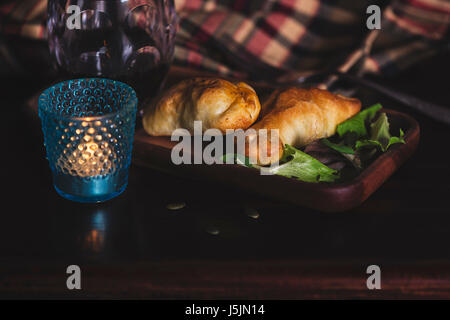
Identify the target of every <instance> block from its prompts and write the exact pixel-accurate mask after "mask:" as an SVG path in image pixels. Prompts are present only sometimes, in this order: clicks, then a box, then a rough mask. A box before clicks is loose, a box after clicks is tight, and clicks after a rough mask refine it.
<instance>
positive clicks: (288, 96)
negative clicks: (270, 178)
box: [246, 88, 361, 165]
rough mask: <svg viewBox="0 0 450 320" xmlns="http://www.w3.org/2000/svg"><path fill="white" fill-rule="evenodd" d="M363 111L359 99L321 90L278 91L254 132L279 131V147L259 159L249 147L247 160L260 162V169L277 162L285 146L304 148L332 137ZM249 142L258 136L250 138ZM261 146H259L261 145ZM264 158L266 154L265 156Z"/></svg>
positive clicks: (269, 147) (270, 98)
mask: <svg viewBox="0 0 450 320" xmlns="http://www.w3.org/2000/svg"><path fill="white" fill-rule="evenodd" d="M360 109H361V102H360V101H359V100H358V99H356V98H347V97H344V96H342V95H339V94H333V93H331V92H329V91H326V90H320V89H300V88H289V89H284V90H277V91H275V92H274V93H273V94H272V95H271V96H270V97H269V99H268V100H267V102H266V103H264V105H263V107H262V111H261V117H262V118H261V120H259V121H258V122H257V123H256V124H254V125H253V126H252V127H251V128H253V129H255V130H256V132H258V131H259V130H260V129H267V130H268V131H269V134H270V129H278V130H279V131H278V132H279V136H278V139H279V146H278V148H276V146H275V147H274V146H271V144H270V140H269V143H267V146H266V147H265V148H267V156H266V157H259V156H258V154H259V152H258V148H259V145H258V147H257V148H256V147H253V148H251V147H249V146H246V154H247V156H250V157H253V159H257V161H258V163H259V164H261V165H266V164H270V163H273V162H276V161H278V160H279V159H280V158H281V156H282V153H283V147H284V145H285V144H289V145H292V146H294V147H302V146H305V145H307V144H309V143H310V142H312V141H314V140H317V139H320V138H325V137H330V136H332V135H333V134H334V133H335V132H336V127H337V125H338V124H340V123H341V122H343V121H345V120H347V119H348V118H350V117H352V116H353V115H355V114H356V113H358V112H359V110H360ZM248 139H249V141H252V139H256V135H253V136H249V138H248ZM258 143H259V142H258ZM263 154H264V153H263Z"/></svg>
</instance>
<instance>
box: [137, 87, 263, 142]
mask: <svg viewBox="0 0 450 320" xmlns="http://www.w3.org/2000/svg"><path fill="white" fill-rule="evenodd" d="M260 110H261V105H260V103H259V99H258V96H257V95H256V92H255V90H253V88H252V87H250V86H249V85H247V84H245V83H243V82H239V83H237V84H233V83H231V82H229V81H226V80H222V79H209V78H194V79H189V80H184V81H182V82H180V83H179V84H177V85H175V86H174V87H172V88H171V89H169V90H168V91H167V92H166V93H165V94H164V95H163V96H162V98H161V99H160V100H159V101H158V102H157V104H156V106H154V107H153V106H148V107H147V108H146V110H145V112H144V117H143V125H144V129H145V131H146V132H147V133H148V134H150V135H153V136H170V135H171V134H172V132H173V131H174V130H175V129H177V128H184V129H187V130H189V131H190V132H191V133H193V130H194V121H196V120H200V121H202V129H203V131H205V130H207V129H210V128H216V129H219V130H220V131H222V133H225V131H226V130H227V129H244V130H245V129H247V128H248V127H250V126H251V125H252V124H253V123H254V122H255V120H256V119H257V118H258V115H259V112H260Z"/></svg>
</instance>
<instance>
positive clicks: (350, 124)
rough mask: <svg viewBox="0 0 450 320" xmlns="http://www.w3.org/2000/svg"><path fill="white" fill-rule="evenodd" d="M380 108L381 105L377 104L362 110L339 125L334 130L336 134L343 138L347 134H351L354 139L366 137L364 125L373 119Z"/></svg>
mask: <svg viewBox="0 0 450 320" xmlns="http://www.w3.org/2000/svg"><path fill="white" fill-rule="evenodd" d="M381 108H382V106H381V104H379V103H378V104H375V105H373V106H371V107H369V108H367V109H364V110H363V111H361V112H359V113H357V114H356V115H355V116H353V117H352V118H350V119H348V120H346V121H344V122H342V123H341V124H339V125H338V126H337V128H336V131H337V133H338V134H339V136H340V137H344V136H345V135H348V134H353V135H355V136H356V138H360V137H364V136H366V135H367V134H368V133H367V127H366V124H367V123H368V122H369V121H371V120H372V119H373V118H374V117H375V115H376V114H377V112H378V111H379V110H380V109H381Z"/></svg>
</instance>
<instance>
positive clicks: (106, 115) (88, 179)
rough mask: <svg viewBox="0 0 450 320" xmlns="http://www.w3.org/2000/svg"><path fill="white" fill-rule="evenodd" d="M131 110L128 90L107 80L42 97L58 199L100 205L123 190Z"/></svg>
mask: <svg viewBox="0 0 450 320" xmlns="http://www.w3.org/2000/svg"><path fill="white" fill-rule="evenodd" d="M136 106H137V98H136V93H135V92H134V90H133V89H132V88H131V87H129V86H128V85H126V84H124V83H121V82H118V81H113V80H108V79H96V78H91V79H77V80H70V81H66V82H62V83H59V84H56V85H54V86H52V87H50V88H48V89H47V90H45V91H44V92H43V93H42V94H41V96H40V98H39V117H40V118H41V120H42V131H43V133H44V142H45V146H46V149H47V158H48V161H49V163H50V169H51V170H52V173H53V182H54V186H55V189H56V191H57V192H58V193H59V194H60V195H61V196H63V197H64V198H67V199H70V200H73V201H78V202H102V201H106V200H109V199H111V198H114V197H115V196H117V195H119V194H120V193H122V192H123V191H124V190H125V188H126V186H127V183H128V167H129V165H130V162H131V149H132V144H133V136H134V124H135V120H136V108H137V107H136Z"/></svg>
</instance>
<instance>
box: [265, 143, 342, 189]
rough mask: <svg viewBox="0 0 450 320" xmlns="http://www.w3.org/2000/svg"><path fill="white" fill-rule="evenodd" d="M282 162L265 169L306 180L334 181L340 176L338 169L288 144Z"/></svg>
mask: <svg viewBox="0 0 450 320" xmlns="http://www.w3.org/2000/svg"><path fill="white" fill-rule="evenodd" d="M280 162H281V163H282V164H280V165H278V166H275V167H268V168H264V170H267V171H268V172H271V173H274V174H278V175H281V176H285V177H289V178H291V177H293V178H297V179H299V180H302V181H305V182H333V181H335V180H336V179H338V178H339V174H338V172H337V171H336V170H333V169H331V168H329V167H327V166H326V165H324V164H323V163H321V162H320V161H318V160H317V159H315V158H313V157H311V156H310V155H308V154H306V153H304V152H302V151H300V150H298V149H296V148H294V147H292V146H290V145H288V144H286V145H285V148H284V153H283V156H282V158H281V159H280Z"/></svg>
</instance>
